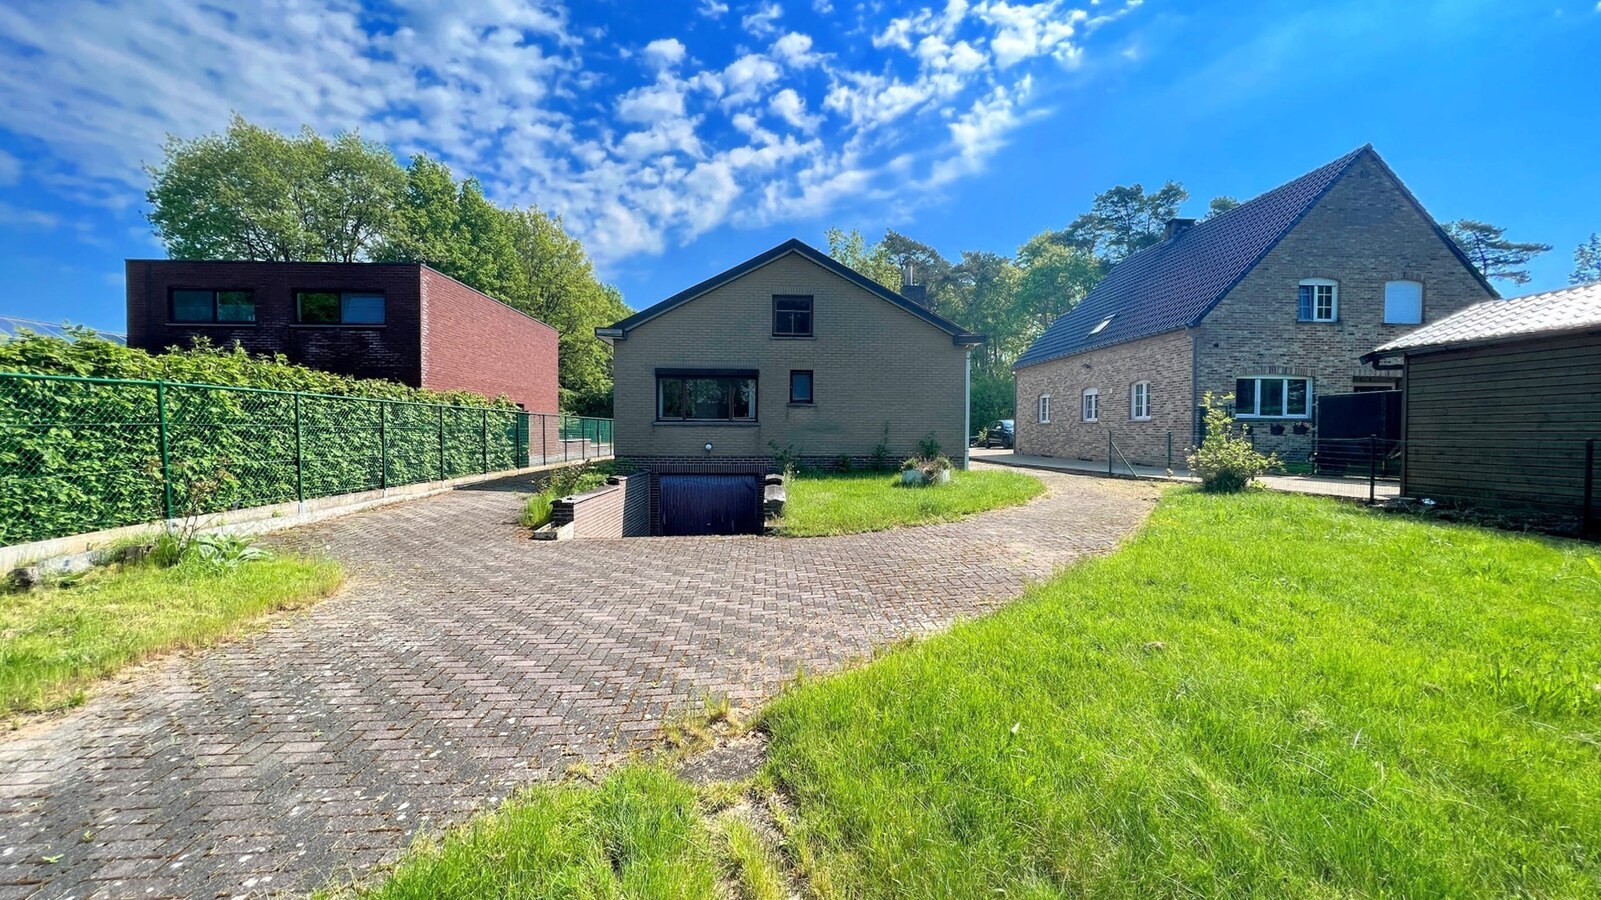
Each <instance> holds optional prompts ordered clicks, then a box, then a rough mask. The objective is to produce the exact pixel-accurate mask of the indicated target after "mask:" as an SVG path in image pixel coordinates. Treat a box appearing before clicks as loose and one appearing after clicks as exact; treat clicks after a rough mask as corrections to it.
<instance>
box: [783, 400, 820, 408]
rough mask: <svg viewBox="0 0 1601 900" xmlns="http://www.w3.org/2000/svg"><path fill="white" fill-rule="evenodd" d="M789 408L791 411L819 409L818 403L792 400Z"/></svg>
mask: <svg viewBox="0 0 1601 900" xmlns="http://www.w3.org/2000/svg"><path fill="white" fill-rule="evenodd" d="M789 408H790V409H816V408H817V404H816V403H802V402H801V401H799V400H791V401H789Z"/></svg>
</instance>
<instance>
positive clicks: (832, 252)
mask: <svg viewBox="0 0 1601 900" xmlns="http://www.w3.org/2000/svg"><path fill="white" fill-rule="evenodd" d="M825 237H827V239H828V255H829V256H831V257H833V258H834V259H836V260H838V261H840V262H842V263H844V264H845V265H847V266H850V267H851V268H852V269H855V270H856V271H857V272H859V273H861V274H863V275H866V276H867V277H868V278H871V279H873V280H874V281H876V282H878V283H879V284H882V285H883V286H885V287H887V288H889V289H890V290H892V291H898V290H900V289H901V270H900V267H899V266H897V265H896V264H895V260H893V259H891V258H890V254H889V249H888V248H887V247H885V246H884V245H883V243H877V244H869V243H867V238H865V237H862V233H861V232H860V231H857V230H856V229H854V228H852V229H851V230H850V231H845V230H843V229H840V228H830V229H828V231H827V232H825Z"/></svg>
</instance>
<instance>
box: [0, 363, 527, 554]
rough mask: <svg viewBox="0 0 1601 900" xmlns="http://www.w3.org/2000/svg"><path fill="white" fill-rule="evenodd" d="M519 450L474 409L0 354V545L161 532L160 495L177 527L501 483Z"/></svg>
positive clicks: (514, 421) (200, 371)
mask: <svg viewBox="0 0 1601 900" xmlns="http://www.w3.org/2000/svg"><path fill="white" fill-rule="evenodd" d="M41 375H42V376H57V377H33V376H41ZM61 376H67V377H61ZM205 378H211V379H217V381H213V382H211V383H195V382H199V381H201V380H202V379H205ZM106 379H121V380H106ZM157 379H160V380H162V381H163V382H167V381H171V382H178V383H166V384H164V385H163V386H161V387H160V388H159V389H158V387H157V385H156V384H155V383H154V381H155V380H157ZM288 391H293V392H294V393H288ZM163 412H164V413H165V415H164V419H163V416H162V413H163ZM297 415H298V422H299V428H298V434H297V429H296V422H297ZM163 421H164V422H165V426H166V427H165V433H166V444H167V448H166V449H167V454H166V456H167V461H168V465H167V467H166V469H165V470H164V469H163V465H162V453H161V438H162V432H163V429H162V423H163ZM527 434H528V431H527V422H526V416H525V415H524V414H523V413H521V412H520V411H518V410H517V409H516V408H515V407H513V406H512V405H511V404H509V403H506V402H504V401H489V400H485V399H484V398H482V397H479V396H477V395H474V394H467V393H462V392H453V393H448V394H442V393H436V392H431V391H419V390H415V389H412V388H408V387H405V386H404V385H398V384H394V383H392V382H382V381H369V380H360V379H353V378H343V377H341V376H337V375H330V374H328V373H325V372H317V371H315V370H312V369H306V368H303V367H300V366H293V365H289V364H287V363H285V362H283V361H282V360H281V359H263V358H259V357H250V356H248V355H246V354H244V353H243V352H242V351H238V350H226V351H225V350H217V349H214V348H211V347H206V346H202V347H199V348H196V349H195V350H192V351H186V352H174V353H168V354H163V355H160V356H152V355H150V354H147V353H144V352H142V351H138V350H129V349H128V348H126V347H121V346H119V345H116V344H111V343H109V342H106V341H101V340H90V339H84V338H80V339H78V340H76V341H66V340H61V339H57V338H45V337H39V336H32V335H27V336H23V337H20V338H16V339H13V340H9V341H5V342H3V343H0V545H9V544H16V543H21V542H25V541H34V540H43V539H46V538H51V537H59V536H63V535H69V534H80V533H83V532H87V531H95V530H99V529H102V528H112V527H116V526H120V525H131V524H137V523H140V522H148V521H152V520H155V519H159V518H161V517H163V515H164V514H165V512H166V509H167V496H166V495H167V492H168V491H169V490H170V491H171V495H172V498H171V502H172V509H173V510H174V511H175V512H176V513H178V514H179V515H182V514H185V513H187V512H208V513H210V512H221V511H226V510H229V509H239V508H244V507H251V506H261V505H265V504H270V503H281V502H285V501H289V500H295V499H297V498H298V497H305V498H312V497H321V496H328V495H332V494H342V493H350V492H354V491H363V490H371V489H374V488H378V487H382V486H385V485H390V486H394V485H402V484H411V483H416V482H420V481H429V480H433V479H437V478H439V477H441V475H443V477H445V478H454V477H457V476H461V475H468V474H474V473H479V472H485V471H498V470H502V469H508V468H513V467H515V466H518V465H524V464H526V451H527V447H528V442H527ZM297 450H298V452H297ZM519 450H521V451H522V454H523V456H524V459H523V460H518V459H517V456H518V455H519ZM164 471H165V472H166V473H167V474H169V475H170V476H171V477H170V478H167V479H164V477H163V473H164ZM196 484H209V485H210V488H209V489H202V490H198V491H192V490H191V488H192V486H194V485H196ZM201 494H204V495H205V496H204V500H203V501H201V500H198V499H196V498H197V497H199V496H200V495H201Z"/></svg>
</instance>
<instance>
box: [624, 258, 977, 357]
mask: <svg viewBox="0 0 1601 900" xmlns="http://www.w3.org/2000/svg"><path fill="white" fill-rule="evenodd" d="M791 253H795V254H798V255H800V256H803V257H805V258H807V259H809V260H811V261H812V262H814V263H816V264H818V265H819V266H822V267H823V268H825V269H827V270H828V271H830V272H833V273H834V274H835V275H838V276H839V277H841V278H843V279H845V280H846V281H849V282H851V283H852V284H855V285H856V286H858V287H860V288H863V289H864V290H866V291H868V292H869V293H872V294H874V295H876V296H879V297H882V298H883V299H885V300H887V301H889V302H890V303H893V304H894V305H896V306H898V307H900V308H901V309H903V310H905V311H906V312H908V313H911V314H912V315H914V316H916V317H917V318H919V319H922V320H923V321H924V322H927V323H928V324H930V325H933V326H934V327H935V328H938V329H939V330H941V331H943V332H945V333H947V334H949V335H950V336H951V342H952V343H954V344H956V345H957V346H958V347H976V346H978V345H980V344H982V343H984V340H985V339H984V336H983V335H981V334H973V333H972V332H970V331H968V330H967V329H966V328H963V327H962V326H960V325H958V324H956V323H955V322H952V321H951V320H950V319H947V318H945V317H944V316H942V315H939V314H938V313H935V312H934V311H933V310H931V309H929V308H927V307H925V306H923V305H922V304H920V303H917V302H915V301H912V300H909V299H907V298H905V297H903V296H901V295H900V294H897V293H896V292H894V291H892V290H890V289H889V288H887V287H884V286H883V285H882V284H879V283H878V282H876V281H874V280H873V279H871V278H868V277H867V276H866V275H863V274H861V273H860V272H858V271H856V270H855V269H852V268H851V267H850V266H847V265H845V264H844V263H842V262H839V261H838V260H836V259H834V258H833V257H831V256H829V255H828V254H827V253H824V252H823V251H821V250H818V249H817V248H816V247H813V246H811V245H810V244H808V243H806V242H804V241H802V240H800V239H798V238H790V239H789V240H787V241H785V242H784V243H782V244H779V245H778V246H777V247H774V248H773V249H771V250H769V251H767V252H766V253H763V254H761V255H759V256H753V257H751V258H750V259H747V260H745V261H744V262H742V263H740V264H739V265H737V266H735V267H733V268H732V269H729V270H728V271H726V272H722V273H719V274H717V275H713V276H712V277H710V278H708V279H706V280H705V281H702V282H701V283H700V284H697V285H695V286H694V287H692V288H689V289H687V290H683V291H679V292H678V293H676V294H674V295H673V296H671V297H668V298H667V299H666V300H663V301H662V302H660V303H657V304H655V305H654V306H648V307H646V308H644V309H642V310H640V311H639V312H637V313H634V314H633V315H631V316H629V317H628V318H626V319H624V320H622V321H621V322H618V323H616V324H614V325H612V326H611V327H609V328H597V329H595V335H596V337H599V338H600V339H602V340H605V341H615V340H627V339H628V332H629V330H631V329H633V328H637V327H638V326H640V325H643V324H644V323H646V322H649V321H650V320H651V319H654V318H656V317H657V316H659V315H661V314H662V313H665V312H668V311H670V310H673V309H676V308H677V307H679V306H682V305H684V304H685V303H688V302H689V301H691V300H694V299H695V298H696V297H699V296H702V295H703V294H705V293H707V292H708V291H711V290H714V289H716V288H719V287H722V286H723V285H725V284H727V283H729V282H730V281H733V280H734V279H736V278H739V277H740V276H742V275H745V274H746V273H748V272H754V271H755V270H757V269H759V268H761V267H762V266H765V265H767V264H768V263H770V262H773V261H774V260H776V259H779V258H780V257H783V256H787V255H789V254H791Z"/></svg>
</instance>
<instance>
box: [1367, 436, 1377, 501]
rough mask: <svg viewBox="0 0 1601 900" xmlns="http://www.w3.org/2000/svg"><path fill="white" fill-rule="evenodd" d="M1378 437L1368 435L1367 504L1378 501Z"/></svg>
mask: <svg viewBox="0 0 1601 900" xmlns="http://www.w3.org/2000/svg"><path fill="white" fill-rule="evenodd" d="M1378 478H1379V436H1378V435H1376V434H1370V435H1368V503H1369V504H1372V503H1373V502H1374V501H1376V500H1377V499H1378Z"/></svg>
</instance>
